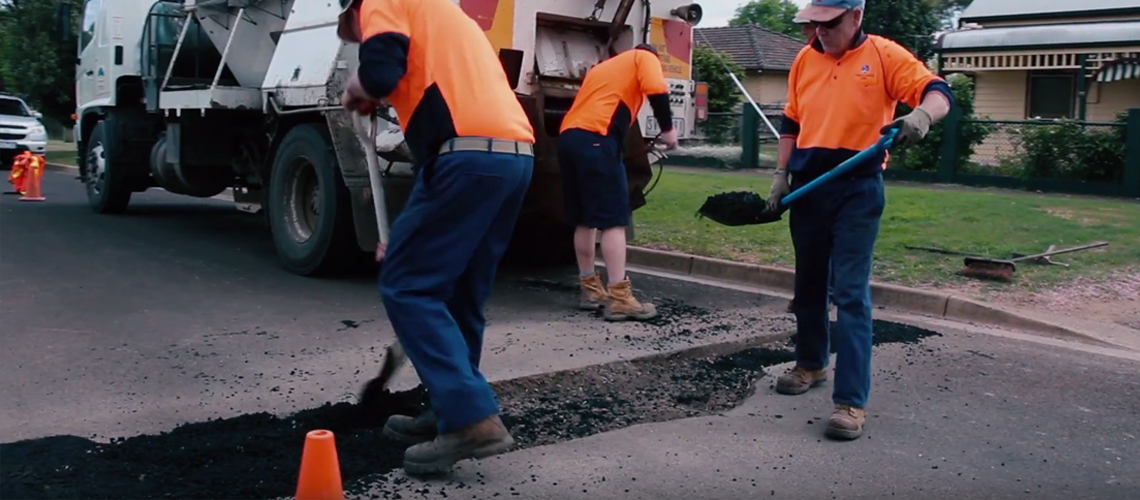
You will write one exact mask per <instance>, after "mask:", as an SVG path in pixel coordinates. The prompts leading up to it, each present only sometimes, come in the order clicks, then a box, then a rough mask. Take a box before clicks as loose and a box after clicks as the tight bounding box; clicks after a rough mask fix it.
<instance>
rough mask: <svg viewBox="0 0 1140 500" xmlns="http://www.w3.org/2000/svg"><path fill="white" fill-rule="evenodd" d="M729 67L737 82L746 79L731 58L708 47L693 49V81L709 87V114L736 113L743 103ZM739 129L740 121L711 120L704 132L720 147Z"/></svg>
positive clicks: (706, 123) (718, 118)
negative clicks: (737, 125) (737, 126)
mask: <svg viewBox="0 0 1140 500" xmlns="http://www.w3.org/2000/svg"><path fill="white" fill-rule="evenodd" d="M726 67H727V68H729V69H730V70H731V71H732V73H734V74H735V75H736V77H737V78H739V79H741V80H743V79H744V68H742V67H741V66H740V65H739V64H737V63H736V61H733V60H732V58H731V57H729V55H728V54H725V53H724V52H719V51H717V50H715V49H712V48H709V47H705V46H699V47H694V48H693V79H694V80H696V81H699V82H704V83H706V84H708V89H709V95H708V110H709V113H727V112H732V111H736V105H737V104H739V103H740V93H739V92H738V91H737V89H736V84H735V83H733V81H732V77H731V76H729V73H728V71H726V69H725V68H726ZM735 126H736V120H725V119H722V117H710V118H709V119H708V120H707V121H706V122H705V125H704V126H703V127H702V128H703V129H704V132H705V135H706V136H708V137H709V139H711V140H712V141H713V142H717V143H719V142H723V141H724V139H726V138H727V137H731V136H730V134H734V133H735V130H734V128H735Z"/></svg>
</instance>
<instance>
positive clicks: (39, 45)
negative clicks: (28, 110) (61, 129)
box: [0, 0, 83, 121]
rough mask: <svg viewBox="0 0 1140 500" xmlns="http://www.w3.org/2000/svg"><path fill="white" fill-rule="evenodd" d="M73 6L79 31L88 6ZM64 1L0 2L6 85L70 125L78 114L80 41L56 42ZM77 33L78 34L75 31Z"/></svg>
mask: <svg viewBox="0 0 1140 500" xmlns="http://www.w3.org/2000/svg"><path fill="white" fill-rule="evenodd" d="M64 1H65V2H66V3H69V4H71V13H72V19H71V20H70V21H71V26H73V27H75V26H78V20H79V14H80V12H81V11H82V7H83V0H64ZM58 3H59V0H19V1H16V0H8V1H0V81H3V82H4V86H5V87H6V89H7V91H8V92H11V93H13V94H16V95H19V96H21V97H23V98H24V99H25V100H27V101H28V104H29V105H30V106H32V107H33V108H36V109H37V110H39V111H41V112H42V113H43V114H44V116H45V117H47V118H51V119H53V120H56V121H66V119H67V118H68V117H70V116H71V114H72V113H73V112H74V110H75V62H76V48H75V46H76V45H75V37H74V36H72V37H71V39H70V40H69V41H66V42H60V41H58V40H56V39H55V38H53V37H52V34H53V33H52V29H51V27H52V26H55V12H56V5H57V4H58ZM72 33H75V31H74V30H73V31H72Z"/></svg>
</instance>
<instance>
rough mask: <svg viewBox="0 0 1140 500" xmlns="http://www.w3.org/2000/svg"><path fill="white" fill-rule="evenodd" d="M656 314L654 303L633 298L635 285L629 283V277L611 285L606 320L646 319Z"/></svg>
mask: <svg viewBox="0 0 1140 500" xmlns="http://www.w3.org/2000/svg"><path fill="white" fill-rule="evenodd" d="M655 316H657V308H656V307H655V306H654V305H653V304H649V303H642V302H638V301H637V299H635V298H633V285H631V284H630V283H629V278H626V279H624V280H621V281H619V282H617V283H614V284H612V285H610V293H609V304H607V305H606V312H605V314H604V317H605V319H606V321H627V320H631V319H635V320H639V321H644V320H647V319H653V318H654V317H655Z"/></svg>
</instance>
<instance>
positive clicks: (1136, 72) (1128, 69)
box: [1096, 59, 1140, 83]
mask: <svg viewBox="0 0 1140 500" xmlns="http://www.w3.org/2000/svg"><path fill="white" fill-rule="evenodd" d="M1130 78H1140V59H1127V60H1123V61H1115V62H1109V63H1105V65H1104V67H1103V68H1101V69H1100V71H1098V72H1097V74H1096V81H1098V82H1102V83H1107V82H1118V81H1120V80H1128V79H1130Z"/></svg>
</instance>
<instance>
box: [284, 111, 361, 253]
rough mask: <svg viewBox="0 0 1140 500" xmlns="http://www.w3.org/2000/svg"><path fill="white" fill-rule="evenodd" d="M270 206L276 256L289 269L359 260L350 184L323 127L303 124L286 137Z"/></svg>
mask: <svg viewBox="0 0 1140 500" xmlns="http://www.w3.org/2000/svg"><path fill="white" fill-rule="evenodd" d="M267 212H268V213H267V215H268V216H269V227H270V231H271V232H272V233H273V243H274V246H275V247H276V248H277V256H278V257H279V259H280V260H281V264H282V266H284V267H285V269H287V270H288V271H289V272H291V273H294V274H299V275H302V276H310V275H318V274H328V273H336V272H341V271H344V270H346V269H348V268H349V267H351V266H352V265H353V264H355V263H356V262H357V261H359V260H360V259H359V255H360V254H361V253H362V252H361V251H360V248H359V247H357V244H356V233H355V232H354V231H353V226H352V205H351V200H350V198H349V192H348V188H347V187H345V185H344V180H343V179H342V178H341V175H340V168H339V167H338V166H337V160H336V155H335V153H334V151H333V147H332V139H331V138H330V137H329V135H328V131H327V130H326V129H325V128H324V127H322V126H319V125H315V124H302V125H298V126H296V127H294V128H293V129H292V130H290V131H289V133H288V134H286V135H285V137H284V138H283V139H282V140H281V146H280V148H279V149H278V152H277V155H276V158H275V159H274V162H273V171H272V174H271V176H270V182H269V203H268V210H267Z"/></svg>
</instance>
